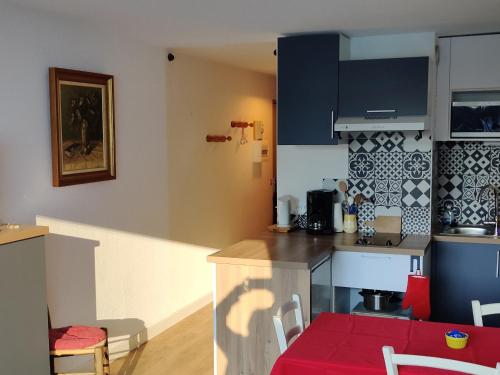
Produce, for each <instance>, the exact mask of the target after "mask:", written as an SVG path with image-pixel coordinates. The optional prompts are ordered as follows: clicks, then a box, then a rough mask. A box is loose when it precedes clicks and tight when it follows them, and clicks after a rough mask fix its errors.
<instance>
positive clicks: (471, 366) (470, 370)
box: [382, 346, 500, 375]
mask: <svg viewBox="0 0 500 375" xmlns="http://www.w3.org/2000/svg"><path fill="white" fill-rule="evenodd" d="M382 353H383V354H384V361H385V368H386V370H387V375H398V374H399V373H398V365H402V366H421V367H432V368H437V369H441V370H450V371H458V372H462V373H465V374H472V375H500V363H497V367H496V368H492V367H486V366H481V365H477V364H475V363H469V362H462V361H455V360H452V359H446V358H438V357H427V356H421V355H410V354H394V348H393V347H392V346H384V347H383V348H382Z"/></svg>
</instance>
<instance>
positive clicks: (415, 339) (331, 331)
mask: <svg viewBox="0 0 500 375" xmlns="http://www.w3.org/2000/svg"><path fill="white" fill-rule="evenodd" d="M453 328H456V329H459V330H461V331H462V332H467V333H468V334H469V335H470V337H469V344H468V346H467V348H465V349H462V350H454V349H449V348H448V347H447V346H446V342H445V338H444V334H445V332H446V331H449V330H451V329H453ZM384 345H390V346H393V347H394V350H395V352H396V353H405V354H416V355H427V356H433V357H443V358H450V359H456V360H459V361H466V362H473V363H477V364H481V365H485V366H489V367H495V366H496V363H497V362H500V329H499V328H487V327H474V326H465V325H458V324H444V323H432V322H419V321H414V320H398V319H387V318H372V317H366V316H354V315H347V314H332V313H322V314H321V315H320V316H319V317H318V318H316V320H315V321H314V322H313V323H312V324H311V325H310V326H309V327H308V328H307V329H306V330H305V332H304V333H303V334H302V335H301V336H300V337H299V338H298V339H297V340H296V341H295V342H294V343H293V344H292V345H291V346H290V347H289V348H288V350H287V351H286V352H285V353H283V354H282V355H281V356H280V357H279V358H278V360H277V361H276V363H275V365H274V367H273V370H272V372H271V375H351V374H352V375H354V374H356V375H383V374H386V371H385V365H384V357H383V355H382V347H383V346H384ZM399 373H400V374H401V375H405V374H406V375H409V374H412V375H416V374H418V375H423V374H426V375H429V374H440V375H442V374H447V375H449V374H450V373H451V372H449V371H442V370H434V369H429V368H425V367H410V366H401V367H400V369H399Z"/></svg>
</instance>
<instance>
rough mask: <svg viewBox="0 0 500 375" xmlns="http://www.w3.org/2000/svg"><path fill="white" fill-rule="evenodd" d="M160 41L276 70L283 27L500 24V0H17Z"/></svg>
mask: <svg viewBox="0 0 500 375" xmlns="http://www.w3.org/2000/svg"><path fill="white" fill-rule="evenodd" d="M11 1H12V2H14V3H16V4H20V5H22V6H27V7H31V8H36V9H40V10H47V11H50V12H55V13H59V14H63V15H66V16H71V17H76V18H80V19H84V20H87V21H90V22H94V23H97V24H100V25H103V26H104V27H108V28H110V29H112V30H114V31H118V32H120V33H122V34H126V35H128V36H129V37H132V38H134V39H138V40H141V41H145V42H148V43H151V44H154V45H158V46H162V47H167V48H176V47H182V48H183V49H184V50H185V51H186V52H191V53H192V54H196V55H199V56H205V57H207V58H211V59H215V60H218V61H223V62H226V63H232V64H234V65H239V66H244V67H247V68H250V69H254V70H258V71H264V72H268V73H269V72H273V71H274V64H275V59H274V56H273V55H272V51H273V50H274V44H273V41H274V40H275V39H276V37H277V36H279V35H286V34H291V33H299V32H312V31H322V30H334V31H341V32H343V33H345V34H347V35H349V36H359V35H368V34H383V33H392V34H394V33H402V32H416V31H434V32H436V33H437V34H438V35H452V34H469V33H482V32H492V31H500V0H474V1H472V0H85V1H82V0H78V1H77V0H11Z"/></svg>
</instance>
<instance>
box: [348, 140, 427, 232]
mask: <svg viewBox="0 0 500 375" xmlns="http://www.w3.org/2000/svg"><path fill="white" fill-rule="evenodd" d="M415 135H416V134H411V133H410V134H403V133H401V132H393V133H386V132H377V133H359V134H355V135H351V137H350V139H349V176H348V184H349V193H350V194H351V195H355V194H357V193H362V194H363V195H365V196H366V197H367V198H371V199H372V200H373V204H372V205H370V204H364V205H362V206H361V209H360V212H359V215H358V216H359V222H360V224H362V222H364V221H365V220H373V219H374V218H375V215H376V214H377V215H378V214H379V213H378V212H380V211H381V210H382V212H383V210H384V209H389V208H392V209H396V211H399V212H400V214H401V216H402V231H403V233H430V228H431V218H430V201H431V169H432V168H431V164H432V163H431V147H432V143H431V141H430V139H429V138H428V137H424V138H421V139H418V140H417V139H416V138H415ZM370 206H371V207H370ZM360 231H362V232H367V228H365V227H363V225H360Z"/></svg>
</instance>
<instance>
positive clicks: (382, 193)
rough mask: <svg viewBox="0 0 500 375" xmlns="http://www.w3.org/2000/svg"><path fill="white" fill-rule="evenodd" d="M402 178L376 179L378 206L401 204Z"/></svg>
mask: <svg viewBox="0 0 500 375" xmlns="http://www.w3.org/2000/svg"><path fill="white" fill-rule="evenodd" d="M401 185H402V180H392V179H383V180H375V204H376V205H377V206H401V197H402V187H401Z"/></svg>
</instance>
